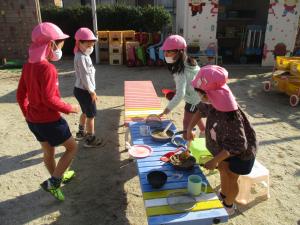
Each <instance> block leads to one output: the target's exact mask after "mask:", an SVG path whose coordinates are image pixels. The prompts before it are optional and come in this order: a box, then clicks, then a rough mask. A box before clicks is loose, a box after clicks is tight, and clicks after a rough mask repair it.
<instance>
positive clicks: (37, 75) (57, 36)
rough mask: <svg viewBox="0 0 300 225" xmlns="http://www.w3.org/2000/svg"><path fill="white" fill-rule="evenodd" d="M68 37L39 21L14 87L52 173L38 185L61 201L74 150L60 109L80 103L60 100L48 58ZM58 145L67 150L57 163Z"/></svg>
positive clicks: (71, 108) (71, 109)
mask: <svg viewBox="0 0 300 225" xmlns="http://www.w3.org/2000/svg"><path fill="white" fill-rule="evenodd" d="M68 37H69V36H68V35H66V34H64V33H63V32H62V31H61V29H60V28H59V27H58V26H56V25H55V24H53V23H47V22H45V23H41V24H39V25H37V26H36V27H35V28H34V29H33V31H32V38H31V39H32V43H31V45H30V47H29V59H28V62H27V63H26V64H24V66H23V69H22V75H21V78H20V81H19V85H18V89H17V101H18V103H19V106H20V108H21V110H22V112H23V115H24V117H25V119H26V122H27V124H28V127H29V129H30V131H31V132H32V133H33V134H34V136H35V137H36V139H37V140H38V141H39V142H40V144H41V146H42V149H43V151H44V163H45V165H46V167H47V169H48V171H49V173H50V175H51V177H50V178H49V179H48V180H46V181H44V182H43V183H42V184H41V187H42V188H43V189H44V190H45V191H47V192H50V193H51V194H52V195H53V196H54V197H55V198H57V199H58V200H60V201H63V200H64V195H63V193H62V191H61V189H60V185H61V182H67V181H68V180H70V179H71V178H72V177H73V176H74V175H75V172H74V171H71V170H69V171H66V170H67V168H68V167H69V166H70V164H71V161H72V159H73V158H74V155H75V153H76V150H77V144H76V142H75V140H74V138H73V137H72V135H71V132H70V129H69V126H68V124H67V122H66V120H65V119H64V118H62V116H61V114H60V113H65V114H69V113H78V112H79V106H78V105H70V104H68V103H65V102H64V101H62V99H61V97H60V92H59V88H58V85H59V84H58V74H57V70H56V68H55V66H54V65H53V64H51V63H50V61H58V60H60V58H61V57H62V50H61V49H62V47H63V45H64V40H65V39H66V38H68ZM59 145H62V146H64V147H65V149H66V150H65V152H64V154H63V156H62V157H61V158H60V160H59V161H58V163H57V164H56V162H55V147H56V146H59ZM65 171H66V172H65Z"/></svg>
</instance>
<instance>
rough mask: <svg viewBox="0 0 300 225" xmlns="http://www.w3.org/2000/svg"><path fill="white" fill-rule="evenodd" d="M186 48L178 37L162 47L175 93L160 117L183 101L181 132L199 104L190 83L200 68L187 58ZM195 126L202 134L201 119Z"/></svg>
mask: <svg viewBox="0 0 300 225" xmlns="http://www.w3.org/2000/svg"><path fill="white" fill-rule="evenodd" d="M186 47H187V44H186V42H185V40H184V38H183V37H181V36H179V35H171V36H169V37H168V38H167V39H166V40H165V42H164V44H163V46H162V50H163V51H164V55H165V61H166V63H167V66H168V69H169V71H170V72H171V74H172V75H173V78H174V81H175V84H176V93H175V95H174V96H172V99H171V100H170V101H169V103H168V105H167V107H166V108H165V109H164V111H163V112H162V113H161V115H160V116H163V115H164V114H168V113H170V112H171V111H172V110H173V109H174V108H175V107H176V106H178V105H179V103H180V102H181V100H183V99H184V101H185V107H184V117H183V130H186V129H187V127H188V124H189V123H190V121H191V119H192V117H193V115H194V114H195V113H196V111H197V107H196V106H197V105H198V104H199V102H200V98H199V96H198V94H197V92H196V91H195V90H194V88H193V87H192V85H191V81H192V80H193V79H194V77H195V76H196V74H197V73H198V71H199V69H200V68H199V66H198V65H197V62H196V60H194V59H192V58H190V57H188V56H187V54H186V51H185V49H186ZM195 125H196V124H195ZM197 125H198V127H199V129H200V131H201V133H204V130H205V125H204V123H203V121H202V120H201V119H200V120H199V121H198V122H197ZM184 136H185V134H184Z"/></svg>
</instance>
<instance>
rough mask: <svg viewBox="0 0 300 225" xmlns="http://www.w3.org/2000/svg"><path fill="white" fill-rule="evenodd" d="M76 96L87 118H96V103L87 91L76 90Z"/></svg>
mask: <svg viewBox="0 0 300 225" xmlns="http://www.w3.org/2000/svg"><path fill="white" fill-rule="evenodd" d="M74 96H75V98H76V99H77V101H78V102H79V105H80V108H81V111H82V112H83V113H84V114H86V117H87V118H94V117H95V116H96V115H97V108H96V104H95V102H93V101H92V97H91V95H90V93H89V92H88V91H87V90H83V89H80V88H77V87H75V88H74Z"/></svg>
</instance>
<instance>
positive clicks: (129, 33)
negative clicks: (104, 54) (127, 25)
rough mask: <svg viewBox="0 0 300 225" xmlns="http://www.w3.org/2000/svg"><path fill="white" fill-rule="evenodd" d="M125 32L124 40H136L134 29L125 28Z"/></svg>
mask: <svg viewBox="0 0 300 225" xmlns="http://www.w3.org/2000/svg"><path fill="white" fill-rule="evenodd" d="M122 34H123V42H127V41H134V40H135V31H134V30H124V31H122Z"/></svg>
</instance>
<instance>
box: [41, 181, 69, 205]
mask: <svg viewBox="0 0 300 225" xmlns="http://www.w3.org/2000/svg"><path fill="white" fill-rule="evenodd" d="M41 187H42V188H43V190H44V191H47V192H49V193H50V194H51V195H53V196H54V198H56V199H57V200H59V201H64V200H65V196H64V194H63V192H62V190H61V188H60V187H54V186H53V185H52V184H51V182H50V180H49V179H48V180H45V181H44V182H43V183H41Z"/></svg>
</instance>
